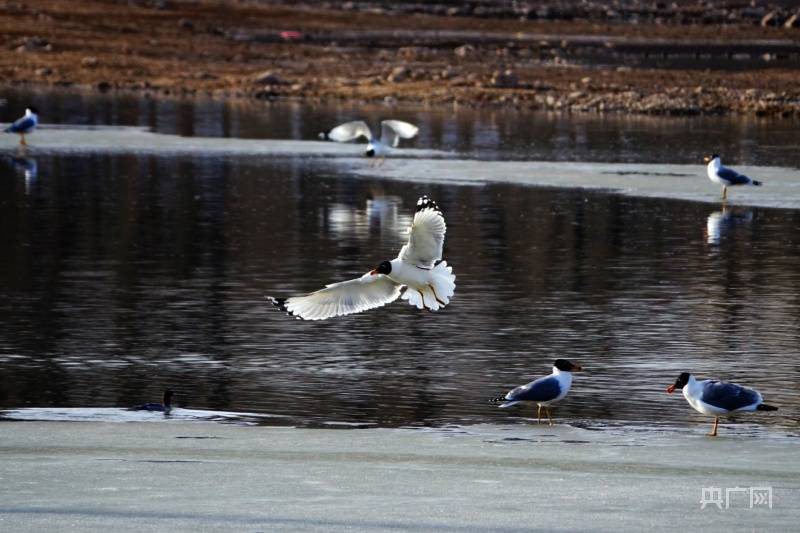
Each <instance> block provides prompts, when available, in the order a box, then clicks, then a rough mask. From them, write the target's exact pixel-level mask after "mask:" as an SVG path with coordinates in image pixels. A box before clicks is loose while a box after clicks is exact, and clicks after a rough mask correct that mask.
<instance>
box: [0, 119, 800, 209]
mask: <svg viewBox="0 0 800 533" xmlns="http://www.w3.org/2000/svg"><path fill="white" fill-rule="evenodd" d="M16 142H17V138H16V136H12V135H3V136H0V153H6V154H10V153H15V152H16V151H17V150H18V148H17V146H16ZM29 142H30V147H29V149H28V150H27V157H29V158H30V157H32V158H35V157H36V155H47V154H51V155H52V154H98V153H108V154H126V153H133V154H152V155H159V156H177V155H184V156H186V155H190V156H292V157H308V158H322V157H324V158H326V160H327V161H329V162H331V163H332V164H336V165H339V166H340V167H341V169H342V171H343V172H347V173H350V174H355V175H358V176H362V177H367V178H373V179H374V178H381V179H396V180H405V181H414V182H418V183H450V184H457V185H483V184H486V183H491V182H504V183H516V184H520V185H535V186H545V187H567V188H587V189H601V190H602V189H605V190H613V191H616V192H620V193H622V194H627V195H632V196H640V197H654V198H674V199H681V200H691V201H700V202H707V203H719V202H720V194H721V190H720V187H719V186H717V185H715V184H713V183H711V182H710V181H709V180H708V178H707V177H706V171H705V166H704V165H702V164H697V165H661V164H639V163H635V164H634V163H591V162H541V161H482V160H475V159H463V158H462V159H459V155H458V154H455V153H452V152H442V151H437V150H427V149H420V148H400V149H398V150H397V151H396V152H395V153H394V154H393V155H391V156H390V157H388V158H387V159H386V160H385V162H383V163H382V164H377V165H376V164H375V163H376V162H375V161H374V160H369V159H367V158H364V157H363V156H362V153H363V149H364V145H363V144H350V143H348V144H342V143H334V142H323V141H312V140H308V141H306V140H261V139H234V138H204V137H180V136H177V135H166V134H160V133H152V132H150V131H147V130H145V129H142V128H134V127H85V128H70V127H42V128H41V129H39V130H37V131H36V132H35V133H34V134H33V135H31V136H30V137H29ZM668 149H669V148H668V147H665V150H668ZM736 169H737V170H738V171H740V172H743V173H745V174H747V175H749V176H751V177H753V178H754V179H757V180H760V181H762V182H763V183H764V185H763V186H762V187H733V188H731V189H730V190H729V194H728V197H729V204H730V205H746V206H758V207H778V208H798V207H800V171H799V170H797V169H790V168H780V167H755V166H736Z"/></svg>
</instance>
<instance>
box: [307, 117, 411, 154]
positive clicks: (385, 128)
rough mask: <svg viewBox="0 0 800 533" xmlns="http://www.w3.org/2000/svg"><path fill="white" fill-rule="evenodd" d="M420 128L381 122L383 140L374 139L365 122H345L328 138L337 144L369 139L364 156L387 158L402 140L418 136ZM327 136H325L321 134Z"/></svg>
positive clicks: (403, 123) (386, 121)
mask: <svg viewBox="0 0 800 533" xmlns="http://www.w3.org/2000/svg"><path fill="white" fill-rule="evenodd" d="M418 131H419V128H418V127H416V126H415V125H413V124H409V123H408V122H403V121H402V120H384V121H382V122H381V138H380V140H378V139H373V138H372V131H371V130H370V129H369V126H367V123H366V122H364V121H363V120H354V121H353V122H345V123H344V124H341V125H339V126H336V127H335V128H333V129H332V130H331V131H330V132H328V134H327V138H328V139H331V140H332V141H337V142H348V141H352V140H355V139H358V138H359V137H364V138H365V139H367V148H366V150H364V155H366V156H367V157H375V156H378V157H386V154H388V153H389V151H390V150H391V149H392V148H397V146H398V145H399V144H400V139H411V138H413V137H415V136H416V135H417V132H418ZM320 135H321V136H326V135H325V134H320Z"/></svg>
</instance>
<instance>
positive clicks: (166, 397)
mask: <svg viewBox="0 0 800 533" xmlns="http://www.w3.org/2000/svg"><path fill="white" fill-rule="evenodd" d="M174 395H175V393H174V392H172V391H171V390H165V391H164V394H163V395H162V397H161V403H145V404H142V405H137V406H136V407H131V408H130V409H129V410H130V411H160V412H163V413H164V414H165V415H168V414H169V413H170V411H172V397H173V396H174Z"/></svg>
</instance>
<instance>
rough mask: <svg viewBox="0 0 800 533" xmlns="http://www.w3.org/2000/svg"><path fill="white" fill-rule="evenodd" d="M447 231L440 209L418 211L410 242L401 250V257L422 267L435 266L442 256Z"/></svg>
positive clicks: (410, 231) (412, 225)
mask: <svg viewBox="0 0 800 533" xmlns="http://www.w3.org/2000/svg"><path fill="white" fill-rule="evenodd" d="M446 231H447V225H446V224H445V223H444V217H443V216H442V213H441V212H440V211H438V210H436V209H433V208H426V209H422V210H420V211H417V213H416V214H415V215H414V222H413V223H412V224H411V228H410V229H409V235H408V244H406V245H405V246H403V248H402V250H400V259H402V260H403V261H406V262H407V263H411V264H412V265H416V266H418V267H422V268H431V267H433V264H434V262H436V261H438V260H439V259H441V258H442V248H443V246H444V234H445V232H446Z"/></svg>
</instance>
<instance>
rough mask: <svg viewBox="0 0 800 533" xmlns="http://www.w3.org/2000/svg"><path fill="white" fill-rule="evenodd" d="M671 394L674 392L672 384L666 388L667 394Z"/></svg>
mask: <svg viewBox="0 0 800 533" xmlns="http://www.w3.org/2000/svg"><path fill="white" fill-rule="evenodd" d="M673 392H675V384H672V385H670V386H669V387H667V394H672V393H673Z"/></svg>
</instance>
